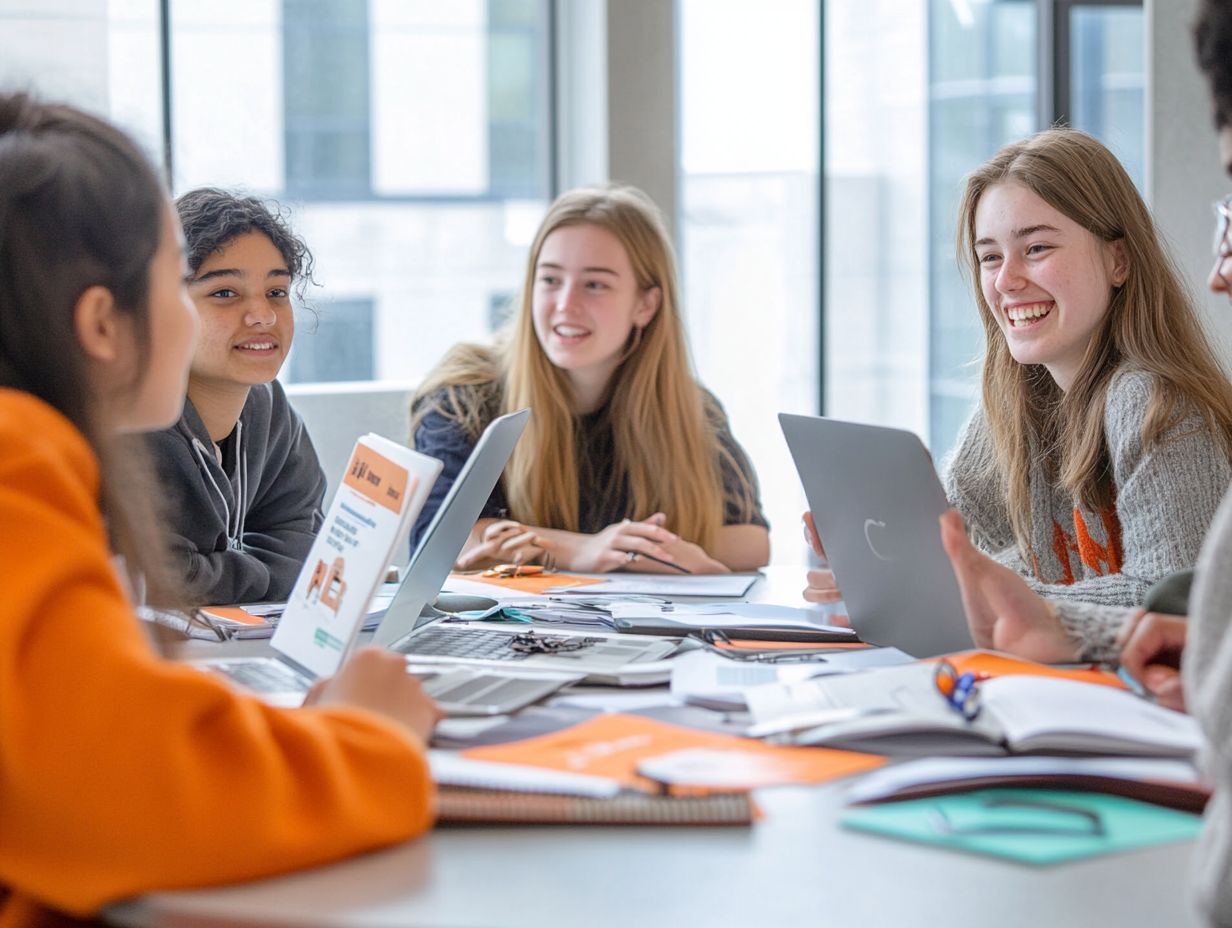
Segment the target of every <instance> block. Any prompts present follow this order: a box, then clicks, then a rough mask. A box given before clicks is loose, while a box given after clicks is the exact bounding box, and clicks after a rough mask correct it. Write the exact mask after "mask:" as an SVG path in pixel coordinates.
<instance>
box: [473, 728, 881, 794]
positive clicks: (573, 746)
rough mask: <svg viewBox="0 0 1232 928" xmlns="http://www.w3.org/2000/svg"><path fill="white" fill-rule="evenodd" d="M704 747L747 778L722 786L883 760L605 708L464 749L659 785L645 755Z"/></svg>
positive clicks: (645, 786)
mask: <svg viewBox="0 0 1232 928" xmlns="http://www.w3.org/2000/svg"><path fill="white" fill-rule="evenodd" d="M691 749H702V750H705V751H707V752H709V753H710V756H714V753H715V752H725V753H730V754H731V755H732V764H733V767H735V768H737V769H738V770H739V771H740V775H741V776H745V777H746V778H747V779H746V781H744V782H740V783H728V784H726V785H725V788H726V789H728V790H732V789H756V788H758V787H763V786H784V785H788V784H810V783H825V782H827V781H828V780H836V779H839V778H840V777H846V776H850V775H852V774H856V773H863V772H864V771H866V770H871V769H873V768H874V767H880V766H882V765H883V764H884V763H885V762H886V760H885V758H884V757H878V756H876V755H873V754H858V753H856V752H854V751H837V750H833V749H831V748H804V747H782V746H778V745H769V744H765V743H764V742H761V741H756V740H754V739H752V738H739V737H736V736H734V735H724V734H717V733H714V732H705V731H698V730H696V729H692V728H683V727H681V726H679V725H669V724H668V723H666V722H659V721H656V720H654V719H648V718H643V717H641V716H636V715H623V714H620V713H609V714H604V715H598V716H595V717H594V718H592V719H587V720H586V721H585V722H581V723H580V724H578V725H574V726H571V727H570V728H566V729H563V730H561V731H557V732H552V733H551V734H547V735H541V736H539V737H537V738H528V739H526V740H525V741H515V742H512V743H510V744H498V745H492V746H489V747H478V748H470V749H468V750H466V751H463V752H462V754H463V756H464V757H470V758H473V759H475V760H485V761H494V762H496V763H506V764H522V765H525V766H530V767H542V768H545V769H548V770H563V771H566V772H569V773H585V774H590V775H592V776H599V777H608V778H610V779H614V780H618V781H620V782H621V783H624V784H625V785H626V786H629V787H631V788H634V789H641V790H644V791H646V792H658V791H659V790H660V784H658V783H656V782H655V781H652V780H650V779H648V778H646V777H644V776H642V775H641V774H640V773H639V772H638V769H639V765H641V764H642V763H643V762H644V761H648V760H651V759H655V758H661V757H663V756H664V755H667V754H671V753H674V752H678V751H688V750H691ZM673 783H674V785H673V787H672V788H671V791H673V792H678V791H686V792H695V791H696V786H697V785H698V784H693V785H692V786H691V784H689V783H688V782H681V781H680V780H679V779H674V780H673Z"/></svg>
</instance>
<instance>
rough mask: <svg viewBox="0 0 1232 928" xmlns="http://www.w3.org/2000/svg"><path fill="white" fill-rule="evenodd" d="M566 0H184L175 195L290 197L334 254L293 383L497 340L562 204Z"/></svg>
mask: <svg viewBox="0 0 1232 928" xmlns="http://www.w3.org/2000/svg"><path fill="white" fill-rule="evenodd" d="M0 2H2V0H0ZM547 6H548V4H547V0H457V2H451V3H448V4H432V3H423V2H416V3H410V2H405V0H345V2H334V0H218V2H215V3H211V4H208V5H207V4H200V3H192V2H186V0H174V2H173V3H172V5H171V10H172V21H171V28H172V43H173V46H172V67H173V74H172V78H173V79H172V86H173V92H174V99H173V114H174V119H173V125H174V131H175V139H174V155H175V166H176V176H175V183H174V189H175V191H176V192H182V191H184V190H187V189H190V188H192V187H197V186H201V185H204V184H211V185H217V186H223V187H238V188H242V189H245V190H248V191H252V192H255V193H257V194H260V195H266V196H273V197H275V198H277V199H279V200H280V201H282V202H284V203H286V204H287V205H288V206H289V207H291V209H292V221H293V224H294V226H295V228H296V230H297V231H298V232H299V233H300V234H301V235H302V236H303V237H304V239H305V240H306V241H307V243H308V245H309V247H310V248H311V250H312V252H313V254H314V256H315V257H316V260H317V268H316V277H317V280H318V281H319V282H320V284H321V286H320V288H319V289H318V288H314V289H312V290H311V291H310V293H309V295H308V296H309V299H310V301H311V302H312V304H313V306H314V308H315V309H316V311H317V312H318V314H319V320H314V317H313V315H312V314H310V313H305V314H304V315H303V318H302V319H301V320H300V325H299V329H298V331H297V334H296V342H295V348H294V351H293V352H292V355H291V359H290V362H289V363H288V365H287V366H286V367H285V368H284V370H283V374H282V379H283V380H285V381H287V382H303V381H309V380H328V381H334V380H354V379H365V378H373V379H378V380H395V381H403V382H412V383H413V382H416V381H418V380H419V379H420V378H421V377H422V376H423V375H424V374H425V373H426V372H427V370H428V369H429V368H430V367H432V366H433V365H434V364H435V363H436V362H437V361H438V360H439V359H440V357H441V355H442V354H444V352H445V351H446V350H447V349H448V348H449V347H450V346H451V345H453V344H454V343H456V342H458V341H461V340H485V339H487V338H488V337H490V335H491V332H492V326H493V324H494V323H495V321H496V320H498V319H499V318H500V314H499V313H494V311H493V306H494V305H501V306H504V305H505V304H506V303H507V301H508V299H509V294H510V293H511V292H513V291H516V290H517V288H518V287H519V286H520V283H521V278H522V273H523V265H524V262H525V259H526V249H527V247H528V246H529V244H530V238H531V236H532V235H533V233H534V230H535V227H536V225H537V223H538V221H539V219H540V217H541V216H542V214H543V211H544V209H545V208H546V202H547V199H548V197H549V196H550V187H549V179H548V171H549V157H548V150H549V149H548V143H549V135H548V133H549V126H548V106H547V101H548V94H549V86H548V56H547V54H546V48H547V41H548V28H547V27H548V13H547ZM237 61H242V62H243V63H244V67H235V66H234V65H235V62H237ZM323 62H328V67H325V66H323V64H322V63H323Z"/></svg>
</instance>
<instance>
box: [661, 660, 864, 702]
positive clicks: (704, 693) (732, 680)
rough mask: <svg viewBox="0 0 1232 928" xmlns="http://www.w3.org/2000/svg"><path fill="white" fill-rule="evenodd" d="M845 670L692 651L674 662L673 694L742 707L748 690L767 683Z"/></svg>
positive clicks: (828, 665)
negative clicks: (742, 659) (763, 661)
mask: <svg viewBox="0 0 1232 928" xmlns="http://www.w3.org/2000/svg"><path fill="white" fill-rule="evenodd" d="M843 672H844V671H843V670H841V669H839V668H838V667H835V666H833V665H831V664H828V663H820V662H819V663H807V664H771V663H758V662H756V661H733V660H730V659H728V658H726V657H723V656H722V655H719V654H715V653H713V652H711V651H691V652H689V653H688V654H682V655H681V656H680V657H678V658H676V660H675V661H673V662H672V685H671V689H672V695H673V696H674V697H676V698H677V699H680V700H682V701H684V702H689V703H693V704H694V705H698V706H706V707H707V708H711V709H743V708H744V707H745V701H744V694H745V691H746V690H748V689H749V688H750V687H753V686H760V685H764V684H767V683H794V682H798V681H800V680H807V679H809V678H810V677H816V676H820V675H822V674H829V673H843Z"/></svg>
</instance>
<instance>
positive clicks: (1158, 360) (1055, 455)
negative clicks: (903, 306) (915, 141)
mask: <svg viewBox="0 0 1232 928" xmlns="http://www.w3.org/2000/svg"><path fill="white" fill-rule="evenodd" d="M1004 183H1016V184H1020V185H1022V186H1023V187H1026V188H1027V189H1028V190H1030V191H1032V192H1033V193H1034V194H1036V196H1038V197H1039V198H1040V199H1042V200H1043V201H1044V202H1046V203H1047V204H1049V205H1050V206H1052V207H1053V208H1054V209H1056V210H1058V211H1060V212H1061V213H1063V214H1065V215H1066V216H1068V217H1069V218H1070V219H1072V220H1073V221H1074V222H1076V223H1078V225H1080V226H1082V227H1083V228H1084V229H1087V230H1088V231H1089V232H1091V234H1092V235H1094V236H1095V237H1096V238H1097V239H1099V240H1100V241H1101V242H1105V243H1109V244H1111V243H1113V242H1120V243H1121V244H1122V247H1123V248H1124V250H1125V254H1126V257H1127V259H1128V275H1127V277H1126V279H1125V282H1124V283H1123V284H1122V285H1121V286H1120V287H1116V288H1114V289H1113V291H1112V292H1111V294H1110V298H1109V304H1108V309H1107V312H1106V313H1105V314H1104V317H1103V319H1102V320H1101V321H1100V324H1099V326H1098V328H1097V329H1096V330H1095V333H1094V334H1093V335H1092V337H1091V341H1090V343H1089V344H1088V345H1087V348H1086V353H1085V354H1084V356H1083V359H1082V363H1081V366H1080V368H1079V371H1078V374H1077V376H1076V377H1075V378H1074V382H1073V384H1071V386H1070V389H1069V390H1068V391H1062V390H1061V388H1060V387H1058V386H1057V384H1056V382H1055V381H1054V380H1053V379H1052V377H1051V376H1050V375H1049V373H1048V371H1047V369H1046V368H1045V367H1044V366H1043V365H1038V364H1019V363H1018V362H1017V361H1015V360H1014V358H1013V356H1012V355H1011V354H1010V349H1009V345H1008V344H1007V342H1006V339H1005V335H1004V333H1003V332H1002V331H1001V327H1000V325H999V324H998V322H997V318H996V316H995V315H994V313H993V311H992V309H991V308H990V307H989V306H988V303H987V302H986V301H985V299H984V294H983V291H982V289H981V286H980V265H979V257H978V256H977V255H976V251H975V241H976V231H975V214H976V210H977V209H978V207H979V203H980V197H982V196H983V194H984V192H985V191H986V190H988V189H989V188H990V187H992V186H994V185H996V184H1004ZM958 257H959V262H960V264H963V263H965V265H966V268H967V271H968V272H969V273H970V275H971V279H972V282H973V284H974V292H975V302H976V305H977V306H978V307H979V310H980V318H981V319H982V320H983V323H984V336H985V352H984V359H983V384H982V396H983V403H984V412H985V415H986V416H987V420H988V425H989V429H990V432H991V434H992V439H993V445H994V448H995V451H996V457H997V464H998V467H999V469H1000V473H1001V474H1002V479H1003V480H1004V484H1005V490H1006V495H1007V498H1008V501H1009V514H1010V523H1011V526H1012V527H1013V530H1014V534H1015V537H1016V538H1017V541H1018V544H1019V547H1020V548H1022V549H1023V550H1024V551H1027V550H1028V549H1029V547H1030V546H1029V538H1030V534H1031V491H1030V485H1029V479H1030V471H1031V466H1032V463H1033V460H1034V461H1039V462H1041V463H1042V464H1043V465H1044V467H1045V470H1046V472H1047V473H1048V474H1049V475H1050V476H1051V477H1052V478H1053V479H1057V480H1059V481H1060V483H1061V485H1062V486H1063V487H1064V488H1065V490H1066V491H1067V492H1068V493H1069V494H1070V495H1071V496H1072V497H1073V498H1074V499H1075V500H1078V501H1080V502H1081V503H1082V504H1083V505H1084V506H1086V507H1087V508H1089V509H1091V510H1095V511H1098V510H1102V509H1106V508H1108V507H1109V506H1111V505H1112V503H1113V500H1114V496H1115V492H1116V488H1115V487H1114V486H1113V485H1112V469H1111V461H1110V459H1109V453H1108V439H1107V436H1106V435H1105V434H1104V411H1105V403H1106V400H1107V394H1108V385H1109V383H1110V381H1111V379H1112V375H1113V373H1114V372H1115V371H1116V369H1117V367H1118V366H1120V365H1123V364H1124V365H1129V366H1131V367H1134V368H1138V369H1140V370H1143V371H1146V372H1148V373H1150V374H1152V375H1154V380H1155V388H1154V394H1153V396H1152V397H1151V400H1150V403H1149V405H1148V407H1147V410H1146V415H1145V417H1144V419H1143V425H1142V444H1143V448H1144V449H1146V450H1149V449H1151V448H1152V447H1153V446H1154V445H1156V444H1157V443H1158V442H1159V440H1160V439H1161V438H1162V437H1163V435H1164V434H1165V433H1166V432H1167V431H1168V430H1169V429H1170V428H1172V427H1173V426H1175V425H1177V424H1178V423H1179V422H1180V421H1181V420H1182V419H1183V418H1185V417H1186V416H1188V415H1190V414H1191V413H1192V412H1194V411H1196V412H1198V413H1199V414H1200V415H1201V416H1202V417H1203V418H1204V419H1205V420H1206V423H1207V425H1208V426H1209V428H1210V430H1211V432H1212V433H1213V435H1214V436H1215V439H1216V441H1218V442H1219V443H1220V444H1221V445H1222V447H1223V449H1224V451H1225V452H1229V451H1232V386H1230V385H1229V383H1228V380H1227V377H1226V376H1225V375H1224V372H1223V371H1222V370H1221V369H1220V366H1219V363H1218V361H1217V360H1216V358H1215V355H1214V352H1213V351H1212V350H1211V347H1210V345H1209V343H1208V342H1207V340H1206V337H1205V335H1204V333H1203V331H1202V326H1201V324H1200V323H1199V321H1198V318H1197V316H1196V314H1195V312H1194V310H1193V307H1192V305H1191V303H1190V299H1189V296H1188V295H1187V294H1186V292H1185V289H1184V287H1183V285H1182V284H1181V282H1180V276H1179V274H1178V273H1177V270H1176V267H1175V265H1174V263H1173V261H1172V259H1171V257H1170V256H1169V255H1168V253H1167V252H1166V251H1165V249H1164V248H1163V247H1162V245H1161V244H1160V241H1159V236H1158V234H1157V232H1156V230H1155V224H1154V221H1153V220H1152V218H1151V214H1150V212H1149V211H1148V210H1147V207H1146V204H1145V203H1143V201H1142V197H1141V196H1139V195H1138V191H1137V190H1136V189H1135V188H1134V185H1133V181H1131V180H1130V178H1129V175H1128V174H1127V173H1126V172H1125V169H1124V168H1123V167H1122V166H1121V164H1120V162H1119V161H1117V159H1116V157H1115V156H1114V155H1113V154H1112V153H1111V152H1110V151H1108V149H1107V148H1105V147H1104V146H1103V145H1102V144H1100V143H1099V142H1098V141H1096V140H1095V139H1094V138H1092V137H1091V136H1089V135H1087V134H1085V133H1083V132H1078V131H1075V130H1073V129H1049V130H1047V131H1044V132H1041V133H1039V134H1038V135H1034V136H1032V137H1030V138H1028V139H1025V140H1023V141H1021V142H1016V143H1014V144H1012V145H1007V146H1006V147H1005V148H1003V149H1001V150H1000V151H999V152H997V154H996V155H994V156H993V158H992V159H991V160H990V161H988V162H987V163H986V164H984V165H983V166H982V167H980V168H978V169H977V170H975V171H973V172H972V173H971V174H970V175H969V176H968V177H967V183H966V190H965V192H964V194H963V197H962V203H961V206H960V207H959V222H958Z"/></svg>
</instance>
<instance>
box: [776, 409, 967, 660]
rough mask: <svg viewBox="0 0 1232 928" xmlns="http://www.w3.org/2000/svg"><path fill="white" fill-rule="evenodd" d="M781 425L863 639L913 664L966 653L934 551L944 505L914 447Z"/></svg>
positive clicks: (955, 604)
mask: <svg viewBox="0 0 1232 928" xmlns="http://www.w3.org/2000/svg"><path fill="white" fill-rule="evenodd" d="M779 424H780V425H781V426H782V428H783V435H784V436H785V437H786V439H787V446H788V447H789V448H790V449H791V456H792V458H793V459H794V460H795V463H796V470H798V471H799V472H800V481H801V483H803V484H804V494H805V496H806V497H808V504H809V510H810V511H811V512H812V513H813V519H814V520H815V521H816V523H817V532H818V534H819V535H820V536H821V539H822V543H823V544H824V545H825V547H826V557H827V558H828V559H829V561H830V567H831V568H832V569H833V571H834V576H835V579H836V580H837V582H838V586H839V589H840V590H841V591H842V594H843V601H844V603H846V605H847V613H848V615H849V616H850V618H851V624H852V626H853V627H854V628H855V630H856V631H857V632H858V633H859V635H860V637H861V638H862V639H864V640H865V641H867V642H869V643H870V644H878V645H887V646H892V647H896V648H899V649H901V650H903V651H906V652H907V653H908V654H912V655H915V656H916V657H929V656H932V655H936V654H944V653H946V652H950V651H960V650H963V649H964V648H970V647H972V646H973V643H972V640H971V632H970V629H969V628H968V627H967V619H966V615H965V613H964V612H963V604H962V597H961V595H960V593H959V590H958V581H957V580H956V579H955V578H954V570H953V568H952V567H951V566H950V559H949V557H947V556H946V553H945V549H944V548H942V546H941V528H940V526H939V524H938V521H937V520H938V519H939V518H940V517H941V514H942V513H943V512H945V510H946V508H947V507H948V505H949V504H948V503H947V502H946V498H945V491H944V490H943V489H942V487H941V482H940V481H939V480H938V479H937V472H936V470H934V468H933V462H932V458H931V457H930V456H929V454H928V451H927V449H925V447H924V445H923V443H922V442H921V441H920V439H919V438H917V437H916V436H915V435H914V434H912V433H911V432H906V431H903V430H901V429H890V428H882V427H880V426H874V425H859V424H856V423H853V422H839V421H837V420H835V419H825V418H820V417H817V416H796V415H790V414H788V413H780V414H779Z"/></svg>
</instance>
